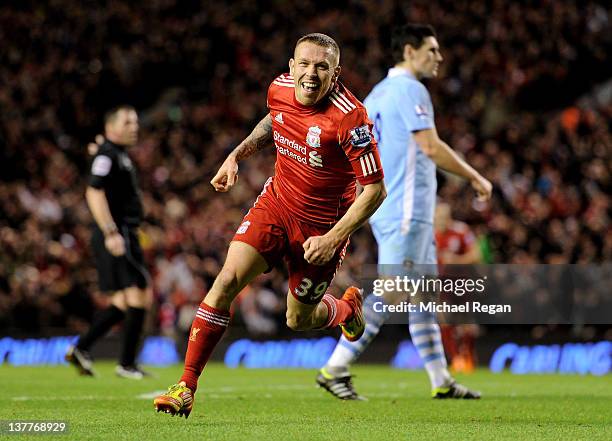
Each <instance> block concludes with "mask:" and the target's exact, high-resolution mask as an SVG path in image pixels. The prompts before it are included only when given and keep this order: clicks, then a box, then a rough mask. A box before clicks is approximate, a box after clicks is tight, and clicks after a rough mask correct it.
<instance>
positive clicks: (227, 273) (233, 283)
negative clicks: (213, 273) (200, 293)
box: [206, 268, 240, 304]
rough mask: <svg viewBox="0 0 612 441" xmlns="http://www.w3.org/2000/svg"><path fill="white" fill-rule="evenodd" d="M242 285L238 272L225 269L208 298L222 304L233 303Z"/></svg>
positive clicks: (216, 280) (218, 276) (219, 275)
mask: <svg viewBox="0 0 612 441" xmlns="http://www.w3.org/2000/svg"><path fill="white" fill-rule="evenodd" d="M239 288H240V283H239V280H238V276H237V275H236V271H234V270H231V269H227V268H223V269H222V270H221V272H220V273H219V274H218V275H217V278H216V279H215V283H214V284H213V288H212V289H211V291H210V293H209V295H208V296H207V297H206V298H207V299H209V296H210V300H213V299H214V300H215V301H216V302H221V303H228V304H229V303H231V302H232V300H233V299H234V297H236V295H237V294H238V290H239Z"/></svg>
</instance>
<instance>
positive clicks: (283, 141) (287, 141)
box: [274, 130, 306, 155]
mask: <svg viewBox="0 0 612 441" xmlns="http://www.w3.org/2000/svg"><path fill="white" fill-rule="evenodd" d="M274 141H275V142H277V143H279V144H282V145H284V146H286V147H289V148H290V149H293V150H296V151H298V152H300V153H302V154H303V155H305V154H306V147H304V146H303V145H300V144H299V143H297V142H296V141H295V140H293V139H288V138H285V137H284V136H283V135H281V134H280V133H278V132H277V131H276V130H275V131H274Z"/></svg>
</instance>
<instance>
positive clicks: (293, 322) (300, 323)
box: [287, 311, 312, 331]
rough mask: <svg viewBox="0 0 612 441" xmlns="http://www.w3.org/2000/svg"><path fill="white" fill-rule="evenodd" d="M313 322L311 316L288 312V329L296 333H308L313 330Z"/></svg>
mask: <svg viewBox="0 0 612 441" xmlns="http://www.w3.org/2000/svg"><path fill="white" fill-rule="evenodd" d="M311 325H312V320H311V317H310V315H305V314H303V313H301V312H299V311H287V327H288V328H289V329H292V330H294V331H306V330H308V329H311V327H312V326H311Z"/></svg>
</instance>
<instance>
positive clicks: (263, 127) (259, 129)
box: [210, 114, 273, 192]
mask: <svg viewBox="0 0 612 441" xmlns="http://www.w3.org/2000/svg"><path fill="white" fill-rule="evenodd" d="M272 140H273V138H272V118H271V117H270V114H267V115H266V116H265V117H264V118H263V119H262V120H261V121H259V123H258V124H257V125H256V126H255V128H254V129H253V131H252V132H251V134H250V135H249V136H247V137H246V138H245V140H244V141H242V142H241V143H240V144H239V145H238V147H236V148H235V149H234V150H233V151H232V153H230V154H229V155H228V157H227V158H226V159H225V161H224V162H223V164H221V167H220V168H219V171H218V172H217V174H216V175H215V177H214V178H212V180H211V181H210V184H211V185H212V186H213V187H215V190H216V191H222V192H225V191H228V190H229V189H230V188H232V187H233V186H234V184H235V183H236V181H237V179H238V161H241V160H243V159H245V158H248V157H249V156H251V155H252V154H253V153H256V152H258V151H260V150H262V149H263V148H264V147H266V146H268V145H270V144H271V143H272Z"/></svg>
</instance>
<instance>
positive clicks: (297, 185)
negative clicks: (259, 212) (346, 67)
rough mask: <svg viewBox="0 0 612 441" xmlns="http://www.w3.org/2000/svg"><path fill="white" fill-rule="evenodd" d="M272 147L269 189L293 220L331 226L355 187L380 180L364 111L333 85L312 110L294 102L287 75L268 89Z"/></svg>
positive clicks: (375, 148) (370, 130) (375, 149)
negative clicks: (272, 170)
mask: <svg viewBox="0 0 612 441" xmlns="http://www.w3.org/2000/svg"><path fill="white" fill-rule="evenodd" d="M268 108H269V109H270V116H271V117H272V131H273V134H274V145H275V147H276V173H275V176H274V180H273V185H274V190H275V191H276V193H277V194H278V198H279V200H280V201H281V202H282V203H283V204H284V205H285V206H286V207H287V208H288V209H289V210H290V212H291V213H292V214H293V215H295V216H296V217H297V218H298V219H300V220H302V221H304V222H308V223H313V224H317V225H327V226H331V225H333V224H335V223H336V222H337V221H338V220H339V219H340V218H341V217H342V216H343V215H344V213H346V210H348V208H349V206H350V205H351V204H352V203H353V201H354V200H355V194H356V184H355V180H357V181H359V183H360V184H361V185H366V184H372V183H374V182H378V181H380V180H382V179H383V170H382V166H381V163H380V158H379V156H378V150H377V147H376V141H375V140H374V137H373V136H372V122H371V121H370V120H369V118H368V115H367V112H366V110H365V107H364V106H363V104H361V102H359V100H357V99H356V98H355V97H354V96H353V94H351V93H350V92H349V91H348V89H346V87H344V85H342V84H340V83H338V84H337V85H336V86H335V87H334V89H333V90H332V91H331V93H330V94H329V95H328V96H327V97H325V98H323V99H322V100H321V101H320V102H319V103H317V104H316V105H315V106H303V105H302V104H300V103H299V102H298V101H297V100H296V98H295V88H294V84H293V76H291V75H289V74H283V75H281V76H279V77H278V78H276V79H275V80H274V81H273V82H272V84H271V85H270V88H269V89H268Z"/></svg>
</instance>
